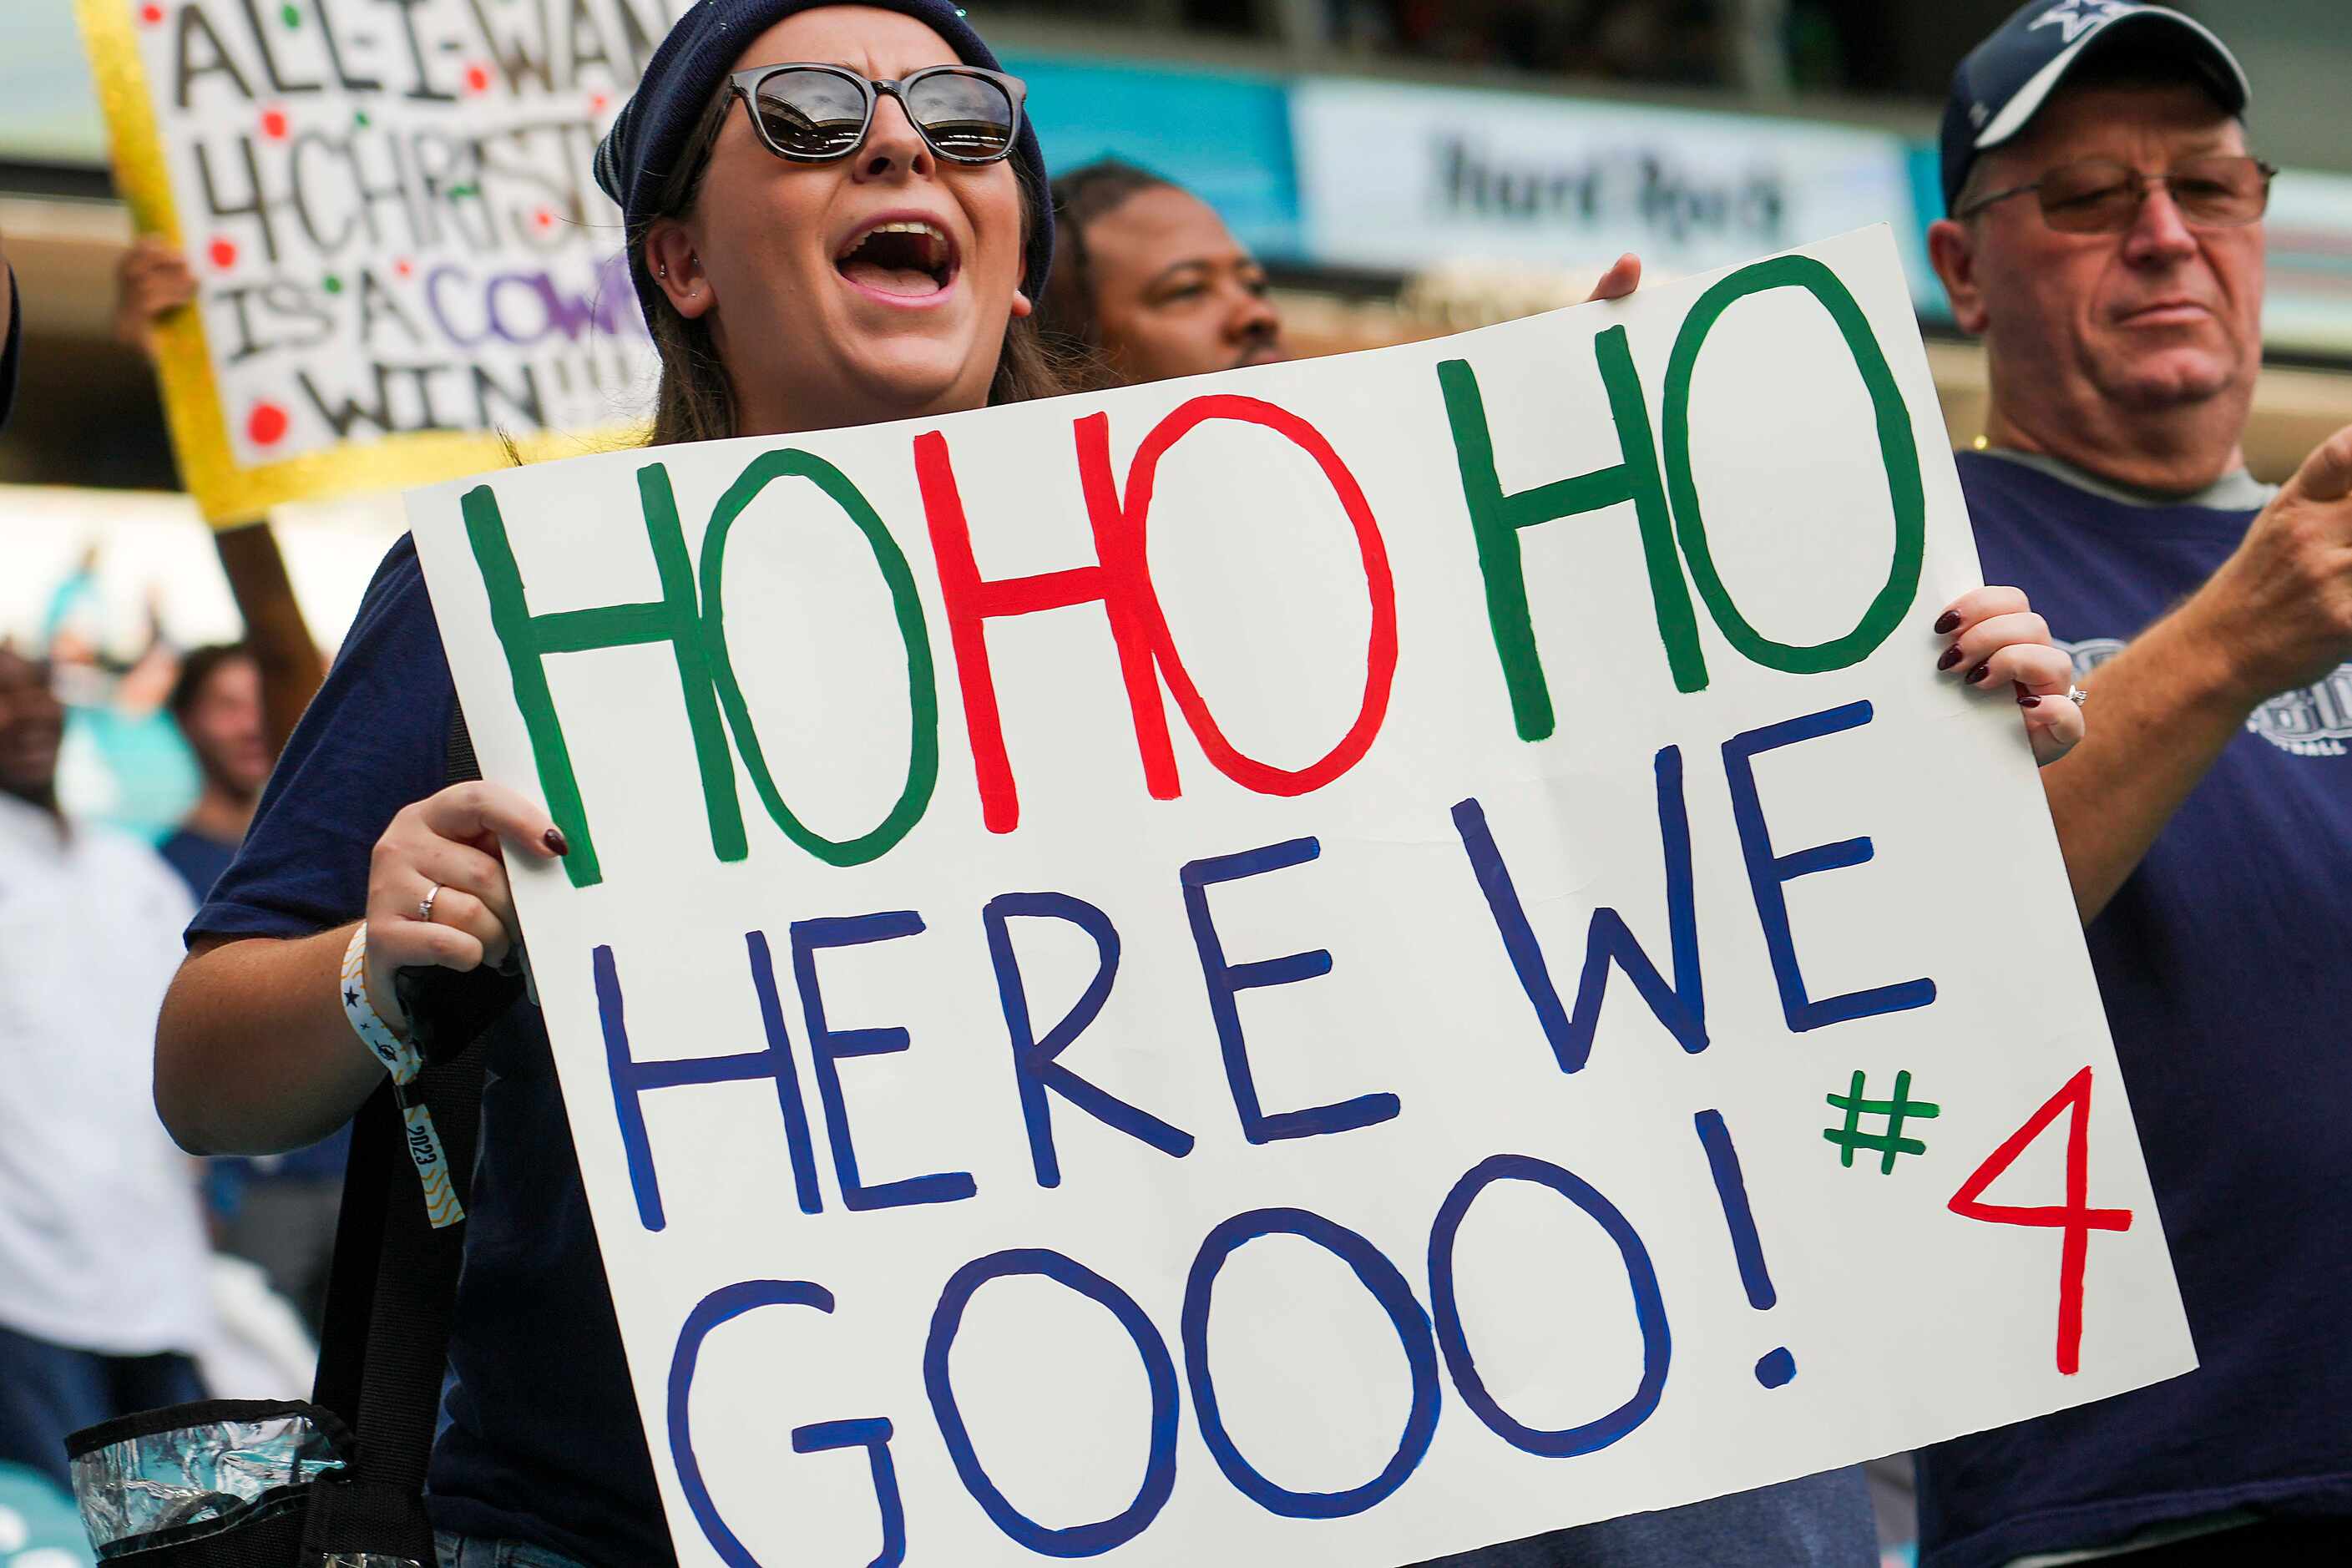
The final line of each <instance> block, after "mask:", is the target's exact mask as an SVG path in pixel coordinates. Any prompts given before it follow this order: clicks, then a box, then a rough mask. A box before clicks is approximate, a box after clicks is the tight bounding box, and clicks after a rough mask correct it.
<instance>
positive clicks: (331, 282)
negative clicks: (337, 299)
mask: <svg viewBox="0 0 2352 1568" xmlns="http://www.w3.org/2000/svg"><path fill="white" fill-rule="evenodd" d="M319 286H320V288H322V289H326V291H327V292H328V293H330V294H340V293H341V292H342V291H343V280H342V279H340V278H338V277H336V276H335V275H334V274H333V273H331V272H330V273H328V274H327V275H326V277H324V278H322V279H320V280H319Z"/></svg>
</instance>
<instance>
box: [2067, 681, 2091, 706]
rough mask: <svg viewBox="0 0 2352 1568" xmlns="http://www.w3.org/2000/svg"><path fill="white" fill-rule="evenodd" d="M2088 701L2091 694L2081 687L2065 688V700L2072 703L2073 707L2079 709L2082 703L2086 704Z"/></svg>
mask: <svg viewBox="0 0 2352 1568" xmlns="http://www.w3.org/2000/svg"><path fill="white" fill-rule="evenodd" d="M2066 700H2067V701H2069V702H2072V703H2073V704H2074V706H2075V707H2077V708H2080V707H2081V706H2082V705H2083V704H2084V703H2085V702H2088V701H2089V700H2091V694H2090V693H2089V692H2087V691H2085V690H2084V689H2082V688H2081V687H2079V686H2069V687H2067V688H2066Z"/></svg>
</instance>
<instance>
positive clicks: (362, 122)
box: [352, 109, 368, 131]
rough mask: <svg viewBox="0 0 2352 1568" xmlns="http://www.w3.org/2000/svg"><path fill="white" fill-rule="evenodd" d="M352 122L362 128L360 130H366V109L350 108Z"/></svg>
mask: <svg viewBox="0 0 2352 1568" xmlns="http://www.w3.org/2000/svg"><path fill="white" fill-rule="evenodd" d="M352 124H353V125H355V126H357V127H358V128H359V129H360V130H362V131H364V130H366V129H367V128H368V112H367V110H364V109H354V110H352Z"/></svg>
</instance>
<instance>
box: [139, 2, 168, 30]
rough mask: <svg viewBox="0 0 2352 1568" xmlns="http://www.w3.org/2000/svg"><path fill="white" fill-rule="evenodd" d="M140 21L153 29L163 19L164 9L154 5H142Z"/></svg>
mask: <svg viewBox="0 0 2352 1568" xmlns="http://www.w3.org/2000/svg"><path fill="white" fill-rule="evenodd" d="M139 19H140V20H141V21H142V22H144V23H146V24H147V25H148V26H151V27H152V26H155V25H156V24H157V23H159V22H161V21H163V7H162V6H161V5H152V4H151V5H142V6H140V7H139Z"/></svg>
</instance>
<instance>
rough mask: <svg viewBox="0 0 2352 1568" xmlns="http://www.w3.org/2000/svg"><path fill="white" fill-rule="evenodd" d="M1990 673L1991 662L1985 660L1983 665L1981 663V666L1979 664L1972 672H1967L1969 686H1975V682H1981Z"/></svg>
mask: <svg viewBox="0 0 2352 1568" xmlns="http://www.w3.org/2000/svg"><path fill="white" fill-rule="evenodd" d="M1991 673H1992V661H1991V660H1990V659H1987V660H1986V661H1985V662H1984V663H1982V664H1980V665H1979V666H1977V667H1976V668H1974V669H1972V670H1970V671H1969V676H1968V680H1969V685H1970V686H1974V685H1976V684H1977V682H1979V681H1980V680H1982V679H1984V678H1985V677H1986V676H1988V675H1990V674H1991Z"/></svg>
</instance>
